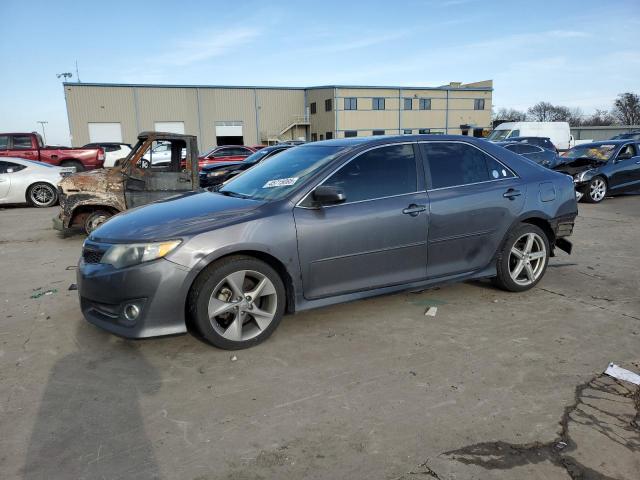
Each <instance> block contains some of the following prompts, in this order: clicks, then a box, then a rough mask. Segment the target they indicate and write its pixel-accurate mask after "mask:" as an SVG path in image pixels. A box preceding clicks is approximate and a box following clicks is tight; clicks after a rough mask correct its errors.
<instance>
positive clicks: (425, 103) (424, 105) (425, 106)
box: [420, 98, 431, 110]
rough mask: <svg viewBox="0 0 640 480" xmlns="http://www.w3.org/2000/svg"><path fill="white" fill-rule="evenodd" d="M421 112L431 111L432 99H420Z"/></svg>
mask: <svg viewBox="0 0 640 480" xmlns="http://www.w3.org/2000/svg"><path fill="white" fill-rule="evenodd" d="M420 110H431V99H430V98H421V99H420Z"/></svg>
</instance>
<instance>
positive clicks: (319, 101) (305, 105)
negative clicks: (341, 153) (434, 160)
mask: <svg viewBox="0 0 640 480" xmlns="http://www.w3.org/2000/svg"><path fill="white" fill-rule="evenodd" d="M492 92H493V82H492V81H491V80H487V81H483V82H477V83H468V84H461V83H457V82H452V83H451V84H449V85H445V86H441V87H364V86H362V87H361V86H334V85H332V86H323V87H309V88H297V87H232V86H188V85H123V84H98V83H65V84H64V93H65V101H66V105H67V115H68V119H69V128H70V130H71V139H72V144H73V145H74V146H81V145H84V144H86V143H89V142H126V143H134V142H135V139H136V137H137V135H138V133H139V132H141V131H145V130H159V131H171V132H175V133H187V134H192V135H197V136H198V143H199V148H200V149H201V150H204V149H208V148H210V147H213V146H215V145H222V144H245V145H253V144H264V143H274V142H276V141H279V140H295V139H304V140H312V141H314V140H322V139H328V138H341V137H345V136H366V135H383V134H386V135H394V134H410V133H414V134H415V133H449V134H465V135H480V134H481V132H482V130H483V129H486V128H489V127H490V125H491V96H492Z"/></svg>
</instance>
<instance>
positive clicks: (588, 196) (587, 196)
mask: <svg viewBox="0 0 640 480" xmlns="http://www.w3.org/2000/svg"><path fill="white" fill-rule="evenodd" d="M596 182H598V183H597V184H596ZM600 185H601V186H602V188H600V189H599V188H596V187H597V186H600ZM603 189H604V190H603ZM607 193H609V185H608V184H607V180H606V179H605V178H604V177H600V176H598V177H593V178H592V179H591V181H590V182H589V184H588V185H587V187H586V188H585V190H584V196H583V197H582V199H583V200H584V201H585V202H586V203H600V202H601V201H602V200H604V199H605V197H606V196H607Z"/></svg>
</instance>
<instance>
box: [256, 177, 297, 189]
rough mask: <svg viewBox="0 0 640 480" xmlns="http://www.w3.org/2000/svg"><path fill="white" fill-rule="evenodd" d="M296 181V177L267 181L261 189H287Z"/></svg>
mask: <svg viewBox="0 0 640 480" xmlns="http://www.w3.org/2000/svg"><path fill="white" fill-rule="evenodd" d="M297 181H298V177H290V178H278V179H277V180H269V181H268V182H267V183H265V184H264V185H263V186H262V188H274V187H289V186H291V185H293V184H295V183H296V182H297Z"/></svg>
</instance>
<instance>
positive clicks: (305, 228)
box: [294, 143, 428, 299]
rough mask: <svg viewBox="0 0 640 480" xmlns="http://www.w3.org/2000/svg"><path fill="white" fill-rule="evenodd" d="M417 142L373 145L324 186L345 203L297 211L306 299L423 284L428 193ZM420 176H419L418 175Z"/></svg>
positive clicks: (304, 204) (302, 206) (303, 207)
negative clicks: (334, 189)
mask: <svg viewBox="0 0 640 480" xmlns="http://www.w3.org/2000/svg"><path fill="white" fill-rule="evenodd" d="M418 168H419V165H417V162H416V156H415V152H414V144H410V143H407V144H394V145H387V146H381V147H375V148H373V149H371V150H368V151H366V152H364V153H361V154H359V155H357V156H356V157H354V158H352V159H351V160H349V161H348V162H347V163H345V164H343V165H342V167H341V168H340V169H339V170H337V171H336V172H334V173H333V174H332V175H331V176H329V177H328V178H327V179H326V180H325V181H324V182H323V183H322V184H323V185H327V186H334V187H337V188H340V189H341V190H342V191H343V192H344V193H345V196H346V200H345V202H344V203H341V204H337V205H332V206H324V207H313V206H310V205H312V204H311V203H308V202H307V199H309V198H310V197H307V199H305V201H303V202H301V204H300V205H299V206H297V207H296V208H295V209H294V218H295V222H296V230H297V233H298V254H299V258H300V264H301V268H302V282H303V287H304V296H305V298H307V299H315V298H322V297H327V296H331V295H339V294H345V293H350V292H355V291H360V290H368V289H373V288H377V287H383V286H387V285H393V284H402V283H407V282H411V281H416V280H420V279H424V278H425V276H426V264H427V248H426V240H427V218H428V216H427V210H428V209H427V207H428V204H427V196H426V192H424V188H423V182H422V181H421V179H420V180H419V176H418V171H417V169H418ZM421 176H422V175H421V174H420V177H421Z"/></svg>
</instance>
